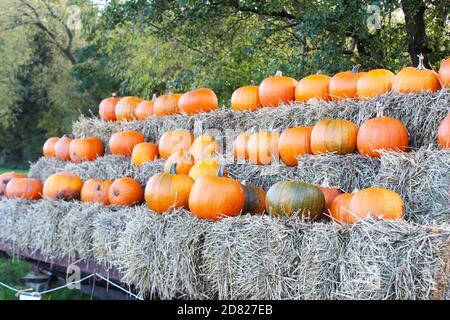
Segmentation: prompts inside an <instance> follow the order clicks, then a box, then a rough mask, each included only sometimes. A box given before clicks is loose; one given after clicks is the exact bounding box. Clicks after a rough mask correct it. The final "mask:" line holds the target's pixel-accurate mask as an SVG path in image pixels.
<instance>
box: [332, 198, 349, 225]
mask: <svg viewBox="0 0 450 320" xmlns="http://www.w3.org/2000/svg"><path fill="white" fill-rule="evenodd" d="M352 196H353V194H351V193H342V194H340V195H338V196H337V197H336V198H334V200H333V202H332V203H331V207H330V215H331V219H332V220H333V221H334V222H336V223H352V221H353V216H352V215H351V214H350V212H349V209H348V206H349V203H350V200H351V199H352Z"/></svg>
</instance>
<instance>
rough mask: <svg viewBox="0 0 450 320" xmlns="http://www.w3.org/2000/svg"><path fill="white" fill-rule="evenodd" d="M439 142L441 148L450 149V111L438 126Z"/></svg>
mask: <svg viewBox="0 0 450 320" xmlns="http://www.w3.org/2000/svg"><path fill="white" fill-rule="evenodd" d="M437 136H438V144H439V148H440V149H442V150H444V149H450V113H448V114H447V116H446V117H445V118H444V120H442V122H441V124H440V125H439V128H438V134H437Z"/></svg>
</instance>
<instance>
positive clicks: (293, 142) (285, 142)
mask: <svg viewBox="0 0 450 320" xmlns="http://www.w3.org/2000/svg"><path fill="white" fill-rule="evenodd" d="M311 131H312V127H301V128H288V129H286V130H284V131H283V132H282V133H281V135H280V139H279V140H278V150H279V153H280V157H281V160H283V162H284V163H285V164H286V165H287V166H290V167H294V166H296V165H297V164H298V160H297V158H298V157H299V156H301V155H304V154H312V151H311V143H310V142H311Z"/></svg>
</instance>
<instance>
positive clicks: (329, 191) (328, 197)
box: [319, 187, 342, 214]
mask: <svg viewBox="0 0 450 320" xmlns="http://www.w3.org/2000/svg"><path fill="white" fill-rule="evenodd" d="M319 188H320V191H322V193H323V195H324V197H325V210H324V212H325V214H328V212H329V210H330V209H331V204H332V203H333V201H334V199H336V197H337V196H339V195H340V194H341V193H342V192H341V190H339V189H338V188H329V187H319Z"/></svg>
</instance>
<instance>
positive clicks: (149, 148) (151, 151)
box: [131, 142, 159, 167]
mask: <svg viewBox="0 0 450 320" xmlns="http://www.w3.org/2000/svg"><path fill="white" fill-rule="evenodd" d="M158 156H159V152H158V145H157V144H154V143H150V142H142V143H139V144H137V145H135V146H134V148H133V153H132V155H131V161H132V162H133V164H134V165H135V166H138V167H139V166H141V165H143V164H144V163H146V162H151V161H155V160H156V159H158Z"/></svg>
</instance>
